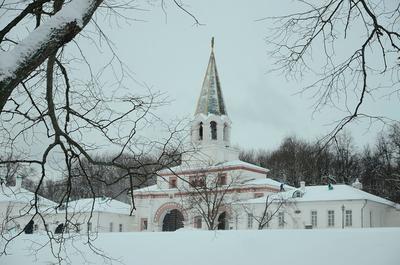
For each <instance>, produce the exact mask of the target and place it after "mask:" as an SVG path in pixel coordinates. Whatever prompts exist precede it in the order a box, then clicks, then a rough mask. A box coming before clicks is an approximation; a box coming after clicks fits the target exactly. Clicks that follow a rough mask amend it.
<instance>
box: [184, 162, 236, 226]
mask: <svg viewBox="0 0 400 265" xmlns="http://www.w3.org/2000/svg"><path fill="white" fill-rule="evenodd" d="M184 181H185V182H186V183H185V184H184V185H183V186H181V187H179V189H180V190H181V192H182V193H184V195H183V196H182V205H183V206H184V208H185V209H186V210H187V211H189V212H190V213H192V214H193V215H194V216H195V220H194V221H195V222H196V218H201V219H202V220H204V221H205V223H206V225H207V229H208V230H216V229H221V230H225V229H228V219H229V216H230V215H232V207H231V206H232V203H233V202H235V200H237V198H236V197H235V196H236V194H235V187H237V185H238V184H239V182H238V181H239V176H238V175H237V174H236V175H235V173H232V174H229V176H228V175H227V173H225V172H224V170H223V169H219V170H217V171H216V172H212V173H210V172H204V173H198V174H196V175H192V176H190V177H189V179H188V180H187V179H185V180H184ZM195 225H196V224H195Z"/></svg>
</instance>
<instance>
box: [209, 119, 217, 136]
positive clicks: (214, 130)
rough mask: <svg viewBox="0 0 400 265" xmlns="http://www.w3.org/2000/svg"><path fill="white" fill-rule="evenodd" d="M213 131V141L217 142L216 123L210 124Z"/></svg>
mask: <svg viewBox="0 0 400 265" xmlns="http://www.w3.org/2000/svg"><path fill="white" fill-rule="evenodd" d="M210 129H211V140H217V123H216V122H215V121H212V122H210Z"/></svg>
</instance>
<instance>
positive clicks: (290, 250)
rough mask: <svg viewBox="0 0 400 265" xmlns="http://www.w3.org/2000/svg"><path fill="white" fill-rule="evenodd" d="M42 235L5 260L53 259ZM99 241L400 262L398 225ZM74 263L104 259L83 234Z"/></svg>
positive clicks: (122, 247) (105, 246) (379, 264)
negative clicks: (84, 241) (372, 227)
mask: <svg viewBox="0 0 400 265" xmlns="http://www.w3.org/2000/svg"><path fill="white" fill-rule="evenodd" d="M45 242H46V237H45V236H42V235H24V236H23V237H20V238H19V239H17V240H16V241H14V242H13V243H12V245H11V247H10V249H9V252H8V254H9V255H7V256H2V257H0V264H1V265H6V264H7V265H8V264H13V265H16V264H46V265H48V264H54V263H56V262H57V261H56V260H55V259H54V258H52V257H51V255H50V252H49V247H48V246H45V247H44V248H42V249H40V250H38V251H37V252H36V250H35V249H37V248H40V246H41V245H43V244H44V243H45ZM95 245H96V247H98V248H100V249H102V250H104V251H105V252H106V254H107V255H108V256H110V257H112V258H114V259H115V260H114V261H113V262H112V263H113V264H140V265H146V264H148V265H160V264H171V265H181V264H182V265H184V264H185V265H200V264H201V265H204V264H207V265H214V264H215V265H217V264H218V265H222V264H232V265H239V264H240V265H243V264H284V265H312V264H315V265H317V264H318V265H345V264H351V265H399V264H400V228H379V229H352V230H349V229H346V230H264V231H217V232H212V231H211V232H210V231H192V230H182V231H177V232H170V233H107V234H99V235H98V238H97V239H96V241H95ZM66 251H67V253H68V257H69V260H67V261H66V262H65V263H71V264H104V263H106V264H107V263H110V261H109V260H107V259H103V258H102V257H101V256H99V255H95V254H94V253H93V252H92V251H91V250H89V247H88V246H87V245H86V244H84V243H83V241H82V240H78V239H75V240H73V241H70V242H69V243H68V244H67V248H66Z"/></svg>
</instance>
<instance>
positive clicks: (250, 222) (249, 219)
mask: <svg viewBox="0 0 400 265" xmlns="http://www.w3.org/2000/svg"><path fill="white" fill-rule="evenodd" d="M253 219H254V217H253V214H252V213H248V214H247V228H249V229H252V228H253Z"/></svg>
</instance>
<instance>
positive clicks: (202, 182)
mask: <svg viewBox="0 0 400 265" xmlns="http://www.w3.org/2000/svg"><path fill="white" fill-rule="evenodd" d="M189 184H190V186H191V187H205V186H206V176H204V175H200V176H190V177H189Z"/></svg>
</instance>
